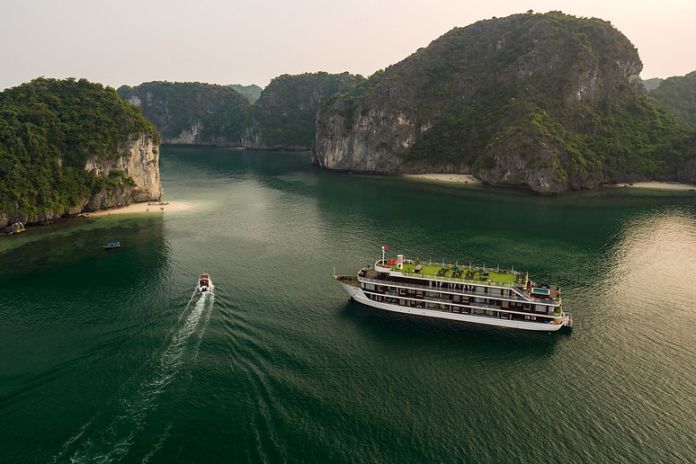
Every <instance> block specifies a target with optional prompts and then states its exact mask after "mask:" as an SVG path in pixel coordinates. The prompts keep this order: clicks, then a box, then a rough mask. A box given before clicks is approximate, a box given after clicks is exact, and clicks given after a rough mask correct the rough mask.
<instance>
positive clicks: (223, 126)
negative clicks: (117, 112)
mask: <svg viewBox="0 0 696 464" xmlns="http://www.w3.org/2000/svg"><path fill="white" fill-rule="evenodd" d="M364 80H365V79H364V78H363V77H362V76H355V75H352V74H349V73H342V74H329V73H325V72H317V73H305V74H299V75H292V76H291V75H282V76H279V77H276V78H274V79H273V80H272V81H271V83H270V84H269V85H268V86H267V87H266V88H265V89H263V90H261V88H260V87H258V86H255V85H252V86H238V85H228V86H222V85H215V84H205V83H200V82H146V83H143V84H140V85H138V86H135V87H129V86H122V87H120V88H119V89H118V94H119V95H120V96H121V98H123V99H125V100H127V101H129V102H130V103H132V104H134V105H136V106H138V107H140V108H141V109H142V111H143V113H144V114H145V116H146V117H147V118H148V119H149V120H150V121H152V122H153V123H154V124H155V126H156V127H157V129H158V130H159V131H160V133H161V135H162V142H163V143H166V144H194V145H219V146H227V147H238V148H249V149H286V150H288V149H289V150H309V149H310V148H311V146H312V143H313V142H314V130H315V117H316V113H317V111H318V109H319V106H320V105H321V103H322V102H323V101H324V100H325V99H327V98H328V97H330V96H332V95H333V94H335V93H336V92H345V91H352V90H353V89H354V88H355V86H356V85H358V84H359V83H360V82H362V81H364ZM237 89H239V90H237ZM240 91H241V92H245V94H242V93H240ZM257 91H258V96H257V95H256V92H257ZM254 97H256V98H254ZM252 102H253V104H252Z"/></svg>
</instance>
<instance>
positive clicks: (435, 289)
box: [360, 277, 559, 305]
mask: <svg viewBox="0 0 696 464" xmlns="http://www.w3.org/2000/svg"><path fill="white" fill-rule="evenodd" d="M360 280H362V281H363V282H368V283H374V284H377V285H399V286H402V287H406V288H412V289H414V290H426V291H429V292H439V291H445V292H452V291H453V290H452V289H443V288H439V287H430V286H428V285H419V284H412V283H406V282H393V281H389V280H380V279H371V278H369V277H360ZM480 284H481V283H480V282H479V285H480ZM457 293H461V294H463V295H472V296H477V297H478V296H480V297H484V298H504V299H508V300H513V301H518V302H522V303H543V304H547V305H548V304H549V300H543V299H541V298H534V297H524V296H522V295H520V294H519V293H517V292H515V291H514V290H513V291H512V295H495V294H492V293H485V292H482V291H480V290H461V291H457ZM552 301H553V302H554V303H559V301H558V300H552Z"/></svg>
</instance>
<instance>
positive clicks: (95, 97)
mask: <svg viewBox="0 0 696 464" xmlns="http://www.w3.org/2000/svg"><path fill="white" fill-rule="evenodd" d="M142 134H146V135H150V136H152V137H153V138H154V139H157V133H156V131H155V128H154V127H153V125H152V124H151V123H150V122H148V121H147V120H146V119H145V117H144V116H143V115H142V113H141V112H140V111H139V110H137V109H136V108H133V107H132V106H131V105H128V104H127V103H125V102H124V101H123V100H121V99H120V98H119V97H118V96H117V95H116V92H115V91H114V90H113V89H111V88H108V87H106V88H105V87H103V86H101V85H99V84H93V83H90V82H88V81H86V80H84V79H80V80H75V79H66V80H56V79H45V78H39V79H35V80H33V81H31V82H29V83H26V84H22V85H20V86H18V87H14V88H11V89H7V90H5V91H3V92H1V93H0V223H2V222H3V221H6V220H9V219H12V218H17V217H38V218H52V217H58V216H60V215H62V214H64V213H66V212H68V211H69V210H70V209H71V208H74V207H76V206H77V205H80V204H81V203H84V202H85V201H87V199H89V198H90V197H91V196H92V195H94V194H95V193H97V192H100V191H103V190H104V189H108V188H111V187H124V186H130V185H131V184H132V180H131V179H129V178H128V176H126V175H125V174H124V173H123V172H119V171H112V172H110V173H109V174H108V175H106V176H97V175H94V174H92V173H89V172H87V171H85V164H86V162H87V160H88V159H89V160H111V159H114V158H116V157H118V156H119V155H120V153H121V151H122V150H123V149H124V146H126V145H127V144H128V143H129V142H130V141H131V140H132V137H133V136H134V135H142ZM3 217H4V219H3ZM0 225H2V224H0Z"/></svg>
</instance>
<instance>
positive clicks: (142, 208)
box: [80, 201, 193, 217]
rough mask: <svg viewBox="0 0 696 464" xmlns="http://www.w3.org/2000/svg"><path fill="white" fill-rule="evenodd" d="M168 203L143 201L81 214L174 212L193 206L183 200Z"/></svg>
mask: <svg viewBox="0 0 696 464" xmlns="http://www.w3.org/2000/svg"><path fill="white" fill-rule="evenodd" d="M165 203H168V204H166V205H157V204H155V203H152V204H148V203H147V202H143V203H133V204H130V205H128V206H122V207H120V208H111V209H104V210H101V211H94V212H90V213H81V214H80V216H84V217H99V216H112V215H116V214H163V213H173V212H180V211H188V210H190V209H192V208H193V205H192V204H191V203H186V202H183V201H169V202H165Z"/></svg>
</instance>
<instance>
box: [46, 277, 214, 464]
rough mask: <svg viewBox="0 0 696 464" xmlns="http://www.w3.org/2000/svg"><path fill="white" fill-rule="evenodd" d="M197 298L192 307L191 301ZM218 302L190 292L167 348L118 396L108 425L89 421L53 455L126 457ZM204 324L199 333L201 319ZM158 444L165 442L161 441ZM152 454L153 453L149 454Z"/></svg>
mask: <svg viewBox="0 0 696 464" xmlns="http://www.w3.org/2000/svg"><path fill="white" fill-rule="evenodd" d="M194 301H195V304H194V305H193V308H192V309H190V311H189V308H190V307H191V304H192V303H193V302H194ZM214 303H215V296H214V294H212V293H207V292H205V293H197V292H195V291H194V294H193V295H192V296H191V299H190V300H189V302H188V304H187V305H186V308H185V309H184V311H183V312H182V313H181V315H180V316H179V319H178V321H177V324H176V325H175V329H174V330H173V331H172V333H171V334H170V338H169V342H168V344H167V345H166V348H165V349H164V351H163V352H162V354H161V355H160V356H159V358H158V359H157V361H155V363H154V365H153V368H152V369H151V371H150V374H148V375H147V377H146V378H145V379H144V380H143V381H142V382H141V383H140V384H139V385H138V387H137V388H136V389H135V391H134V392H133V393H132V394H131V395H127V396H126V397H124V398H121V399H120V400H118V403H117V407H116V409H117V411H116V413H115V417H113V418H112V419H111V421H107V423H108V425H107V426H106V427H105V428H103V429H101V430H99V429H97V428H96V427H92V428H93V429H95V430H89V429H90V423H93V422H94V421H90V423H88V424H86V425H85V426H83V427H82V428H81V430H80V432H79V433H78V434H76V435H75V436H73V437H71V438H70V439H69V440H68V441H67V442H66V443H65V444H64V445H63V447H62V448H61V452H60V453H59V454H58V455H56V456H54V458H53V461H54V462H59V461H60V460H62V459H63V458H64V457H65V456H67V455H68V453H70V452H72V450H75V451H74V452H73V454H72V456H70V462H74V463H80V462H95V461H96V462H103V463H108V462H115V461H119V460H121V459H122V458H124V457H125V456H126V455H127V453H128V451H129V450H130V448H131V446H132V444H133V442H134V440H135V438H136V436H137V435H138V433H139V432H140V431H141V430H142V429H143V427H144V426H145V423H146V419H147V417H148V415H149V414H150V413H151V412H152V411H153V410H154V409H156V407H157V398H158V397H159V396H160V395H161V394H162V393H163V392H164V391H165V389H166V387H167V386H168V385H169V384H170V383H171V382H172V381H173V380H174V379H175V378H176V376H177V374H178V372H179V371H180V369H181V366H182V364H183V362H184V360H185V359H186V358H187V355H190V356H191V357H192V359H195V358H196V357H197V355H198V349H199V346H200V343H201V340H202V338H203V333H204V331H205V325H207V321H208V319H209V318H210V313H211V310H212V308H213V305H214ZM201 321H203V324H202V328H201V330H200V331H198V335H197V336H196V337H193V340H192V336H193V335H194V333H196V329H197V327H198V326H199V323H200V322H201ZM158 446H160V447H161V446H162V445H161V444H160V445H158ZM150 457H151V456H150Z"/></svg>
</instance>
